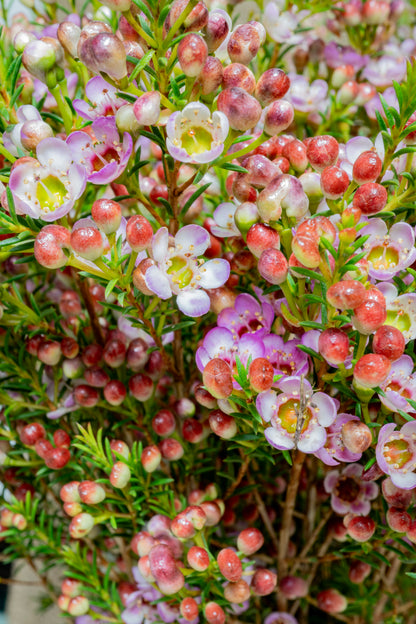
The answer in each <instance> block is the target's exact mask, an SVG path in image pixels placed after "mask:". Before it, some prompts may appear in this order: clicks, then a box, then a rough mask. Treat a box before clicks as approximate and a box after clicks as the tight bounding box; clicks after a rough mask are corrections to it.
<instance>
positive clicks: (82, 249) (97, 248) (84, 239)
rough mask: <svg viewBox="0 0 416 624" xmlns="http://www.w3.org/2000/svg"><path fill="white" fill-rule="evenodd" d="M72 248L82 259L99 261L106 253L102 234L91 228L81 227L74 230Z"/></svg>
mask: <svg viewBox="0 0 416 624" xmlns="http://www.w3.org/2000/svg"><path fill="white" fill-rule="evenodd" d="M71 247H72V249H73V250H74V251H75V253H77V254H78V255H79V256H81V258H85V259H86V260H91V261H94V260H98V258H100V257H101V256H102V254H103V251H104V241H103V237H102V235H101V232H100V231H99V230H98V229H97V228H95V227H91V226H86V227H79V228H77V229H74V230H72V234H71Z"/></svg>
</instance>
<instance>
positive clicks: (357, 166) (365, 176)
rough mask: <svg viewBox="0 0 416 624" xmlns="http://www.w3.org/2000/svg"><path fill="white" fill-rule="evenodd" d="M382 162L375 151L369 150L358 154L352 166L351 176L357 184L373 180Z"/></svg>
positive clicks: (378, 172)
mask: <svg viewBox="0 0 416 624" xmlns="http://www.w3.org/2000/svg"><path fill="white" fill-rule="evenodd" d="M382 167H383V163H382V161H381V160H380V158H379V156H378V155H377V153H376V152H374V151H372V150H369V151H367V152H363V153H362V154H360V155H359V156H358V158H357V160H356V161H355V163H354V165H353V167H352V177H353V179H354V181H355V182H357V184H366V183H367V182H374V181H375V180H377V178H378V176H379V175H380V173H381V169H382Z"/></svg>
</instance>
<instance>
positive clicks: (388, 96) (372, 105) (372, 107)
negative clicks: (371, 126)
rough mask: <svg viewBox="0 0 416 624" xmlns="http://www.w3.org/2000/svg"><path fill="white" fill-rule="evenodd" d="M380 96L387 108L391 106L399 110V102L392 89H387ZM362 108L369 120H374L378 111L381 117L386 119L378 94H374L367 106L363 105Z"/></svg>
mask: <svg viewBox="0 0 416 624" xmlns="http://www.w3.org/2000/svg"><path fill="white" fill-rule="evenodd" d="M382 95H383V98H384V99H385V100H386V102H387V104H388V106H393V107H394V108H395V109H396V110H397V111H398V110H399V100H398V99H397V95H396V92H395V90H394V87H388V88H387V89H386V90H385V91H384V92H383V94H382ZM364 108H365V110H366V113H367V115H368V116H369V117H370V119H376V113H375V112H376V111H378V112H379V113H380V115H381V116H382V117H384V118H385V117H386V113H385V112H384V108H383V106H382V104H381V101H380V94H379V93H376V94H375V95H374V97H373V98H371V100H370V101H369V102H367V104H365V106H364Z"/></svg>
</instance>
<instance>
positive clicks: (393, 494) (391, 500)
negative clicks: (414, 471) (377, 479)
mask: <svg viewBox="0 0 416 624" xmlns="http://www.w3.org/2000/svg"><path fill="white" fill-rule="evenodd" d="M381 489H382V492H383V497H384V500H385V501H386V503H387V504H388V505H391V506H393V507H396V508H400V509H407V508H408V507H409V506H410V504H411V502H412V498H413V491H412V490H402V489H400V488H398V487H396V486H395V485H394V483H393V481H392V480H391V479H390V477H388V478H387V479H384V481H383V482H382V484H381Z"/></svg>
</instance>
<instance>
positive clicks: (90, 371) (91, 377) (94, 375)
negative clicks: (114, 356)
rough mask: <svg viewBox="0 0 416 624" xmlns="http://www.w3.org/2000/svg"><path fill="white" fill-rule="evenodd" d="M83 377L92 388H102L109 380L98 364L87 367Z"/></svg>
mask: <svg viewBox="0 0 416 624" xmlns="http://www.w3.org/2000/svg"><path fill="white" fill-rule="evenodd" d="M84 379H85V381H86V382H87V384H88V385H89V386H92V387H93V388H104V386H105V385H106V384H107V383H108V382H109V381H110V377H109V376H108V374H107V373H106V372H105V370H103V369H102V368H100V367H99V366H93V367H91V368H87V370H86V371H85V372H84Z"/></svg>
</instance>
